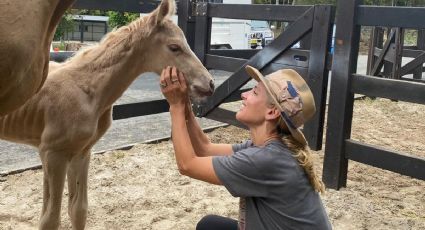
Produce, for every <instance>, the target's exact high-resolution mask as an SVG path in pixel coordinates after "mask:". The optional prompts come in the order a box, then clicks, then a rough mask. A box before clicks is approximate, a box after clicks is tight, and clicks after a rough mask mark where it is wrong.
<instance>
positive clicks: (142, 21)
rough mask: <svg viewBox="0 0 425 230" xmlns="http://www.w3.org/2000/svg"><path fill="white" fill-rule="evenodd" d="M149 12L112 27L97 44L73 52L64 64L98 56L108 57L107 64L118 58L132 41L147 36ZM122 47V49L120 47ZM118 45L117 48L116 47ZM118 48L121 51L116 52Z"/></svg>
mask: <svg viewBox="0 0 425 230" xmlns="http://www.w3.org/2000/svg"><path fill="white" fill-rule="evenodd" d="M150 16H151V14H149V15H146V16H144V17H142V18H139V19H137V20H135V21H133V22H131V23H129V24H128V25H125V26H122V27H120V28H114V29H113V30H112V31H111V32H109V33H108V34H107V35H105V36H104V37H103V38H102V40H101V41H100V42H99V44H96V45H93V46H88V47H84V48H82V49H81V50H79V51H78V52H77V53H75V55H74V56H72V57H70V58H69V59H68V60H67V61H66V62H65V64H69V63H87V64H90V63H89V62H87V60H96V59H97V58H98V57H100V56H104V55H105V54H108V55H106V57H109V58H103V59H104V62H105V63H104V65H101V66H105V65H109V64H110V63H111V62H113V60H115V59H116V58H120V57H121V56H122V55H123V53H122V51H123V50H124V51H128V50H130V49H131V47H132V46H133V45H135V44H134V41H142V40H143V39H144V38H146V37H148V36H149V33H150V32H151V31H152V26H150V24H149V23H147V22H149V18H150ZM122 46H123V47H124V49H122V48H121V47H122ZM118 47H119V49H117V48H118ZM117 50H119V51H120V52H121V54H120V53H118V52H116V51H117Z"/></svg>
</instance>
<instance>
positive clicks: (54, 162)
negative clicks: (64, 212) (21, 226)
mask: <svg viewBox="0 0 425 230" xmlns="http://www.w3.org/2000/svg"><path fill="white" fill-rule="evenodd" d="M40 157H41V161H42V164H43V172H44V180H43V183H44V185H43V190H44V191H43V210H42V214H41V220H40V226H39V229H49V230H50V229H58V228H59V224H60V209H61V202H62V193H63V187H64V184H65V176H66V170H67V167H68V155H66V154H63V153H61V152H53V151H42V152H40Z"/></svg>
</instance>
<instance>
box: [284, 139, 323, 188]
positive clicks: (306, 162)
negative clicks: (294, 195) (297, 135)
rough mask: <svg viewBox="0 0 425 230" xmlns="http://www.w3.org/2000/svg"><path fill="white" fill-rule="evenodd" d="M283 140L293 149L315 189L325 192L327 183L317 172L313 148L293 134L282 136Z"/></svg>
mask: <svg viewBox="0 0 425 230" xmlns="http://www.w3.org/2000/svg"><path fill="white" fill-rule="evenodd" d="M282 142H283V143H284V144H285V145H286V146H287V147H288V148H289V149H290V150H291V152H292V154H293V156H294V157H295V159H297V161H298V164H299V165H300V166H301V167H303V169H304V171H305V173H306V174H307V177H308V179H309V181H310V184H311V186H313V188H314V190H316V192H320V193H324V192H325V185H324V184H323V182H322V180H321V179H320V178H319V177H318V176H317V174H316V171H315V169H314V164H313V159H312V156H311V150H310V148H309V147H308V145H303V144H301V143H299V142H298V141H296V140H295V139H294V138H293V137H292V136H291V135H286V134H284V135H283V136H282Z"/></svg>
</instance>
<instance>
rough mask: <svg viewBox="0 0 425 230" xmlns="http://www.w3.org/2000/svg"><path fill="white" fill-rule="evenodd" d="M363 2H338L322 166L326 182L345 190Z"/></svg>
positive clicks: (343, 0) (328, 184) (332, 186)
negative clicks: (358, 20)
mask: <svg viewBox="0 0 425 230" xmlns="http://www.w3.org/2000/svg"><path fill="white" fill-rule="evenodd" d="M361 3H362V1H361V0H354V1H345V0H339V1H338V8H337V15H336V17H337V18H336V21H337V28H336V33H335V53H334V59H333V65H332V78H331V91H330V98H329V107H328V108H329V109H328V128H327V133H326V148H325V158H324V163H323V182H324V183H325V184H326V186H327V187H329V188H333V189H339V188H341V187H345V186H346V184H347V167H348V159H347V158H346V156H345V140H347V139H350V135H351V123H352V116H353V101H354V94H353V93H352V92H351V78H352V74H353V73H356V69H357V58H358V53H359V40H360V26H358V25H356V21H355V20H356V17H357V9H358V6H359V5H360V4H361ZM338 25H340V26H338Z"/></svg>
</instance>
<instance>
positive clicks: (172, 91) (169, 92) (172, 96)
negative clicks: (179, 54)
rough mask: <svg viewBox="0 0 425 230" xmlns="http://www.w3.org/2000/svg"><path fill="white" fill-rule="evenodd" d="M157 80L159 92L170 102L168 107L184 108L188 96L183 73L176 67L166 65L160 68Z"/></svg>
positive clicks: (187, 101)
mask: <svg viewBox="0 0 425 230" xmlns="http://www.w3.org/2000/svg"><path fill="white" fill-rule="evenodd" d="M159 82H160V84H159V85H160V87H161V92H162V94H164V96H165V98H166V99H167V101H168V104H170V109H171V107H178V108H182V109H184V108H185V106H186V105H187V104H188V103H189V96H188V89H187V85H186V80H185V78H184V75H183V73H182V72H180V71H178V70H177V68H176V67H170V66H168V67H167V68H165V69H163V70H162V73H161V78H160V80H159Z"/></svg>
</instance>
